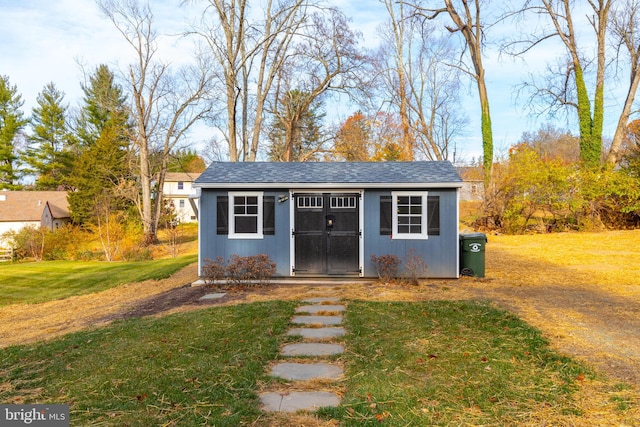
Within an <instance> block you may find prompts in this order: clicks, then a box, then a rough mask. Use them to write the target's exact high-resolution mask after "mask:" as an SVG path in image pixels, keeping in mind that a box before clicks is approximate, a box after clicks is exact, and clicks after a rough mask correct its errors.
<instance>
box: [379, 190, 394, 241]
mask: <svg viewBox="0 0 640 427" xmlns="http://www.w3.org/2000/svg"><path fill="white" fill-rule="evenodd" d="M391 210H392V203H391V196H380V235H381V236H391V234H392V228H393V219H392V216H391Z"/></svg>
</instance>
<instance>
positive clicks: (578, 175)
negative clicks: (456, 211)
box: [471, 130, 640, 233]
mask: <svg viewBox="0 0 640 427" xmlns="http://www.w3.org/2000/svg"><path fill="white" fill-rule="evenodd" d="M542 134H543V131H540V132H539V133H538V134H537V135H535V136H533V137H530V138H529V139H527V138H526V137H525V139H524V141H523V142H521V143H520V144H517V145H515V146H513V147H511V149H510V150H509V152H508V154H507V155H506V156H505V157H504V158H503V159H501V160H500V161H499V162H497V163H496V164H495V166H494V169H493V177H492V184H491V185H490V186H489V188H488V190H487V191H486V193H485V200H484V202H483V204H482V207H481V209H480V211H481V213H480V214H479V215H478V216H477V217H476V218H474V220H473V221H472V223H471V225H472V226H473V227H474V228H477V229H482V230H498V231H501V232H505V233H522V232H531V231H534V232H551V231H567V230H595V229H603V228H608V229H624V228H637V227H640V167H639V166H640V162H638V161H637V159H638V157H640V156H639V153H640V145H638V144H637V143H634V144H630V143H629V144H630V145H629V147H627V150H626V155H625V159H624V160H623V162H621V164H622V165H623V167H618V168H616V169H607V168H596V169H594V168H586V167H583V166H582V165H581V163H580V162H579V161H578V160H577V159H576V152H577V151H576V150H573V151H572V150H571V146H572V145H575V146H577V138H575V137H574V138H573V139H571V137H570V135H562V138H561V137H560V136H558V135H555V136H554V137H550V136H549V130H546V133H544V136H545V137H546V138H542V136H541V135H542Z"/></svg>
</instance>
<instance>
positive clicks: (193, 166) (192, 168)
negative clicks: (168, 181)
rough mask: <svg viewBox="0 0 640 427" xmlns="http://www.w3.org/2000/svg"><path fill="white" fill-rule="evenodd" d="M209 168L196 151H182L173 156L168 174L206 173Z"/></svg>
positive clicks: (168, 167)
mask: <svg viewBox="0 0 640 427" xmlns="http://www.w3.org/2000/svg"><path fill="white" fill-rule="evenodd" d="M206 168H207V166H206V165H205V163H204V159H203V158H202V157H200V156H199V155H198V153H196V152H195V151H194V150H190V149H181V150H178V151H176V152H175V153H173V154H172V155H171V158H170V159H169V164H168V165H167V172H194V173H199V172H204V170H205V169H206Z"/></svg>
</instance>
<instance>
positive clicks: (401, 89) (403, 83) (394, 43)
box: [378, 0, 415, 160]
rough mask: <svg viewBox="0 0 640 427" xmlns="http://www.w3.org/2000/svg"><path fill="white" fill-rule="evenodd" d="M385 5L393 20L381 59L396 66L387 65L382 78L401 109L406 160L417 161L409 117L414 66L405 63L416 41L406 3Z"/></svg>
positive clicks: (387, 2) (389, 1)
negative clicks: (412, 69) (412, 42)
mask: <svg viewBox="0 0 640 427" xmlns="http://www.w3.org/2000/svg"><path fill="white" fill-rule="evenodd" d="M384 5H385V7H386V9H387V13H388V14H389V21H388V27H387V28H386V31H385V30H384V29H383V30H382V31H381V33H382V35H383V38H384V39H385V41H386V44H387V46H385V47H383V50H381V51H380V53H379V56H378V57H379V58H380V59H381V61H379V62H382V63H386V59H387V58H388V59H389V60H390V61H392V64H386V65H385V67H384V68H385V69H384V70H383V72H382V73H381V75H383V76H385V77H386V80H387V85H388V87H390V88H392V92H393V96H392V100H393V101H392V102H394V103H395V104H396V106H397V108H398V115H399V116H400V123H401V129H402V142H401V147H402V152H403V156H402V157H403V158H404V160H411V159H413V152H414V142H415V141H414V138H413V135H412V132H411V125H410V122H411V120H410V118H409V115H410V108H409V93H408V92H409V88H408V84H409V83H408V77H407V74H408V72H407V66H409V67H410V63H409V64H407V62H406V61H405V60H406V56H407V55H406V54H405V50H406V51H408V52H409V56H410V52H411V49H412V45H411V44H410V43H411V41H412V37H411V30H409V31H407V26H409V25H410V24H409V23H408V21H407V17H406V16H405V6H404V5H405V3H404V2H402V1H400V2H396V1H395V0H384ZM407 33H409V34H407Z"/></svg>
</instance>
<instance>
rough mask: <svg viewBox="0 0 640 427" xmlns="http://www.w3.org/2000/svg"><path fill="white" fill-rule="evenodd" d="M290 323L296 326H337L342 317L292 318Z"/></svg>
mask: <svg viewBox="0 0 640 427" xmlns="http://www.w3.org/2000/svg"><path fill="white" fill-rule="evenodd" d="M291 322H292V323H296V324H298V325H300V324H302V325H339V324H341V323H342V316H293V319H291Z"/></svg>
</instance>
